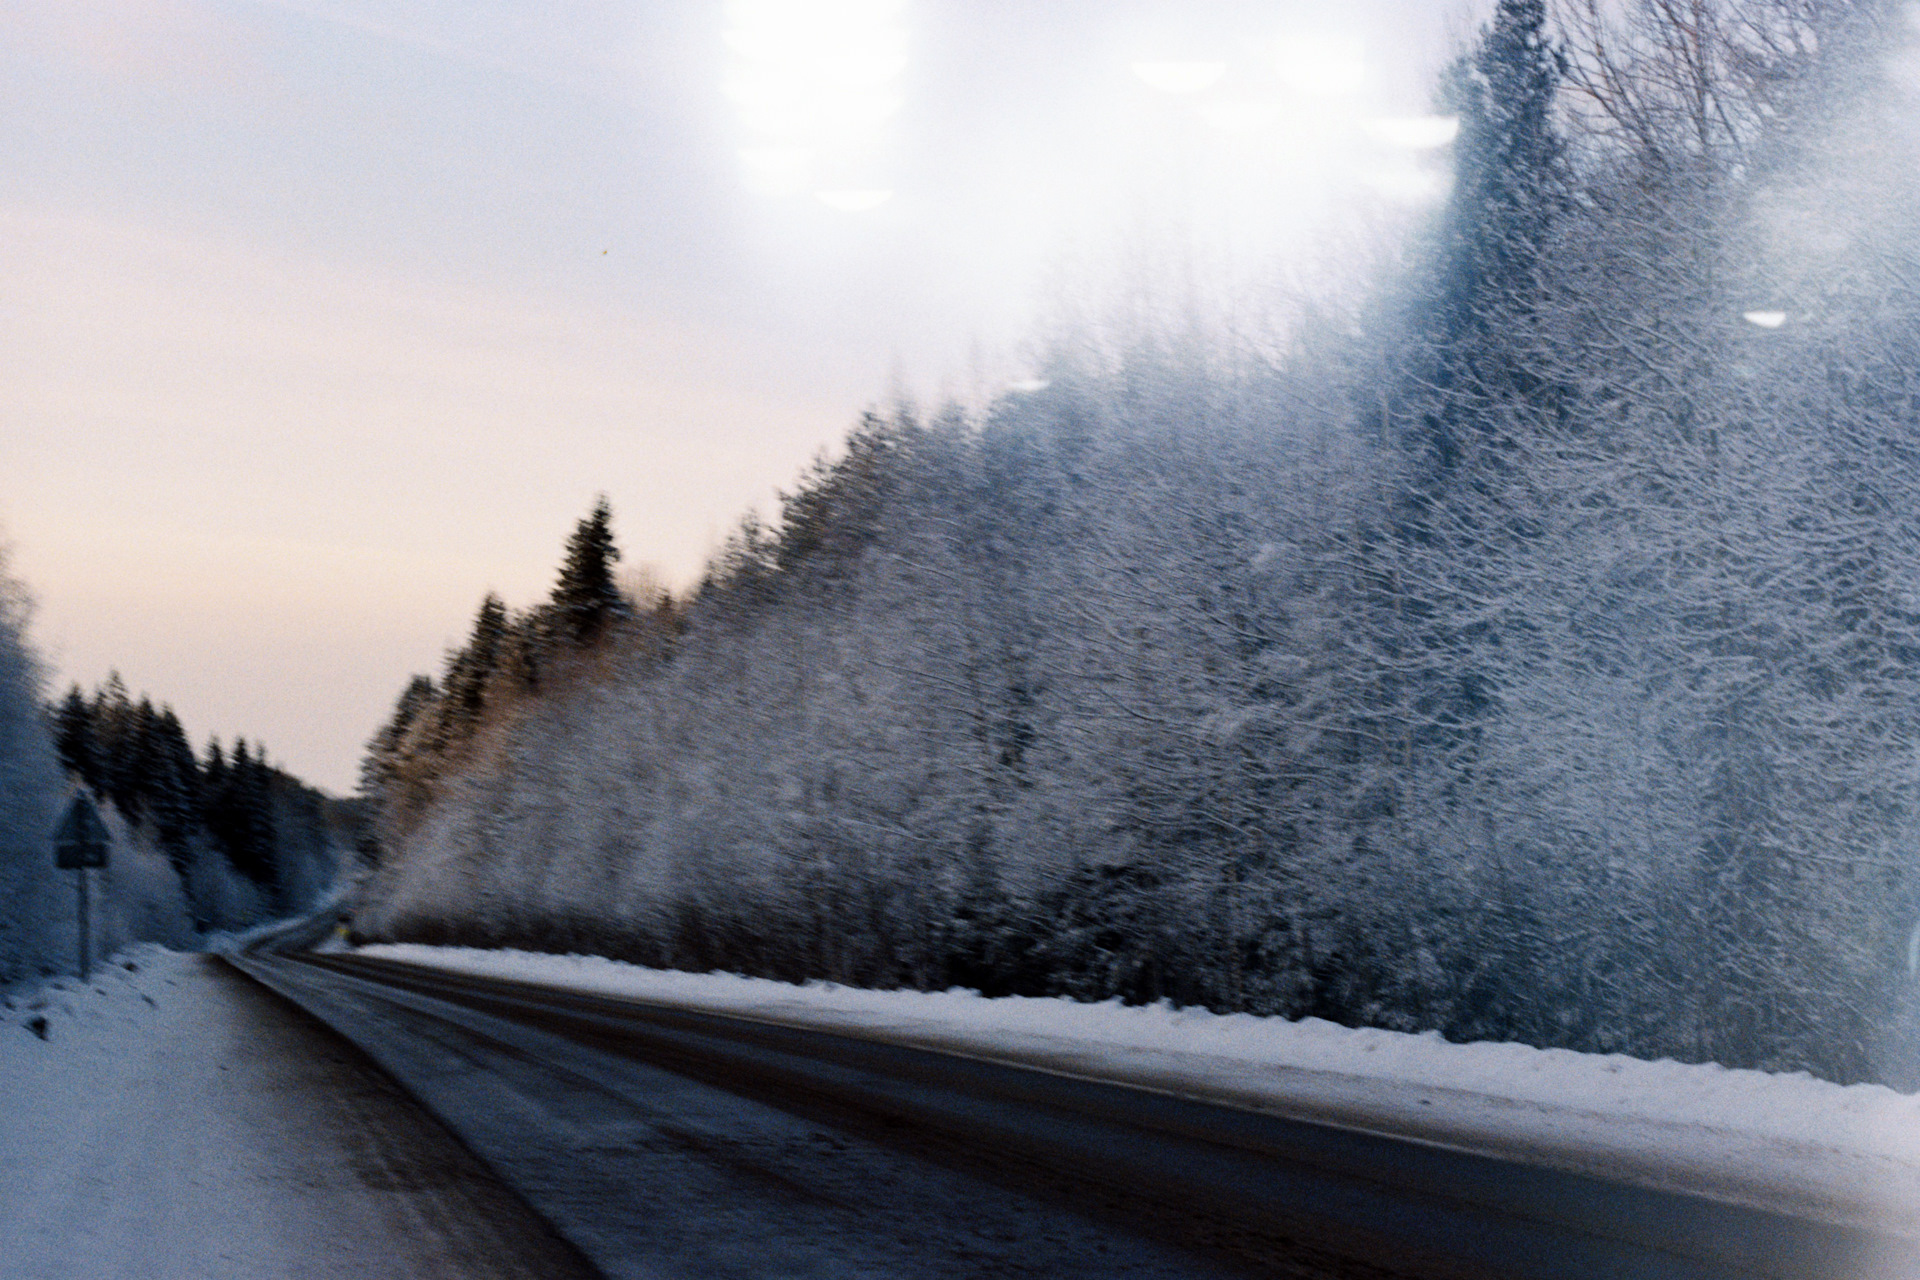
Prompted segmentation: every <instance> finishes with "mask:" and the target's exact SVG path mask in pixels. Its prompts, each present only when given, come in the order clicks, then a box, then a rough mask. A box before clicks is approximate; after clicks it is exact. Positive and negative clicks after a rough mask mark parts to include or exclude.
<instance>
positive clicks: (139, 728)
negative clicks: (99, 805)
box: [48, 672, 325, 890]
mask: <svg viewBox="0 0 1920 1280" xmlns="http://www.w3.org/2000/svg"><path fill="white" fill-rule="evenodd" d="M48 717H49V719H50V720H51V722H52V729H53V739H54V745H55V748H56V750H57V751H58V753H59V757H60V761H61V763H62V764H63V765H64V766H65V767H66V769H67V771H68V773H70V774H71V775H72V776H73V777H74V778H76V779H78V780H79V781H80V782H81V783H82V784H83V785H85V786H86V787H87V788H88V789H89V790H91V791H92V792H93V793H94V794H95V795H96V796H98V797H99V798H100V799H102V800H105V801H107V802H109V803H110V804H112V805H113V807H114V808H115V809H117V810H119V812H120V814H121V815H122V816H123V817H125V818H126V819H128V820H129V821H130V822H133V823H135V824H138V825H141V826H144V827H145V828H147V829H149V830H150V831H151V833H152V836H153V838H154V839H155V841H156V842H157V843H158V845H159V847H160V848H161V849H162V850H163V851H164V852H165V853H166V855H167V857H168V859H169V860H170V861H171V862H172V863H173V866H174V869H175V870H176V871H177V872H179V873H180V874H181V875H182V877H183V878H186V877H189V876H190V874H191V868H192V863H193V861H194V858H195V857H196V856H197V853H196V851H197V850H204V849H209V848H210V849H211V850H213V851H216V852H217V853H218V854H219V855H220V856H222V857H223V858H224V859H225V861H226V862H227V863H228V864H230V865H231V866H232V867H233V869H235V870H237V871H239V872H240V873H241V874H243V875H245V876H246V877H247V878H248V879H250V880H252V881H254V882H255V883H256V884H259V885H261V886H264V887H266V888H268V889H269V890H272V889H275V888H277V886H278V880H279V876H280V862H281V860H282V852H283V850H284V849H285V848H286V847H288V846H290V845H293V844H300V845H303V846H306V845H312V844H313V843H314V842H315V841H320V842H322V843H324V839H325V836H324V833H323V832H322V831H321V830H320V826H319V825H318V824H319V823H320V822H321V819H320V816H319V794H318V793H317V792H315V791H313V789H312V788H310V787H307V786H306V785H305V784H304V783H302V782H301V781H300V780H299V779H297V778H295V777H293V776H292V775H291V774H288V773H286V772H285V771H284V770H281V769H279V768H276V767H275V766H273V765H271V764H269V763H268V761H267V753H266V750H265V748H264V747H254V746H250V745H249V744H248V742H247V740H246V739H245V738H236V739H235V740H234V744H233V748H232V750H231V751H228V750H226V749H223V748H222V746H221V744H220V740H219V739H218V738H209V739H208V741H207V750H206V756H205V759H204V761H202V760H200V759H197V758H196V757H195V755H194V751H193V746H192V743H191V742H190V741H189V740H188V738H187V734H186V730H185V728H184V727H183V726H182V725H181V722H180V717H179V716H178V715H177V714H175V712H174V710H173V708H172V707H170V706H166V705H164V704H162V705H160V706H157V707H156V706H155V704H154V702H153V700H152V699H151V698H149V697H147V696H146V695H144V694H143V695H141V697H140V700H139V701H138V702H137V703H136V702H134V701H133V700H132V699H131V698H130V697H129V696H128V694H127V689H126V684H125V682H124V681H123V680H122V679H121V678H120V675H119V673H118V672H114V673H113V674H111V675H110V676H109V677H108V678H107V680H106V682H105V683H103V684H102V685H101V686H100V687H99V688H98V689H96V690H95V691H94V694H93V696H92V697H91V698H89V697H88V696H87V694H86V693H85V692H84V691H82V690H81V688H80V686H79V685H77V684H76V685H74V686H72V687H71V688H70V689H68V691H67V693H66V695H65V696H64V697H62V698H61V699H60V700H59V701H58V702H56V703H55V704H54V705H53V706H52V707H50V708H49V709H48Z"/></svg>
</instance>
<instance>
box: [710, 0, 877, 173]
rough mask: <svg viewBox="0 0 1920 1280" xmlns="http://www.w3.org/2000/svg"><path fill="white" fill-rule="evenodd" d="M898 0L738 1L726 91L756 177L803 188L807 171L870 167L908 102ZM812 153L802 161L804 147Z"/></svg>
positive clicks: (733, 0)
mask: <svg viewBox="0 0 1920 1280" xmlns="http://www.w3.org/2000/svg"><path fill="white" fill-rule="evenodd" d="M901 7H902V6H901V3H900V0H730V2H729V3H728V5H727V6H726V15H727V21H728V27H727V29H726V31H725V32H724V33H723V34H724V39H725V42H726V46H727V48H728V50H729V51H730V52H731V54H732V59H731V63H730V65H729V68H728V72H727V75H726V78H725V79H724V81H723V82H722V84H721V90H722V92H723V93H724V94H725V95H726V96H727V98H728V99H729V100H730V101H731V102H732V103H733V104H734V107H735V109H736V110H737V112H738V116H739V120H740V123H741V125H742V126H743V127H744V130H745V133H746V134H747V135H748V136H747V139H746V141H747V142H748V145H747V146H745V147H743V148H742V151H741V157H742V159H743V160H744V161H745V163H746V167H747V172H748V180H749V181H750V182H751V183H753V184H754V185H756V186H757V187H759V188H760V189H762V190H768V191H773V190H792V189H795V188H796V187H800V188H801V189H804V177H796V175H804V173H805V172H809V171H814V172H824V173H835V172H845V171H846V170H848V169H850V168H859V167H864V165H865V164H866V163H867V162H868V160H869V159H870V153H871V151H872V150H873V148H874V147H875V146H876V145H877V144H878V143H879V141H880V140H881V139H882V137H883V132H884V127H885V125H886V123H887V122H888V121H889V120H890V119H891V118H892V117H893V116H895V115H896V114H898V113H899V111H900V107H901V105H902V104H901V97H900V94H899V93H898V92H897V91H896V89H895V88H894V84H895V82H896V81H897V80H898V79H899V78H900V76H901V74H902V73H903V72H905V70H906V68H907V63H908V53H907V36H906V32H905V30H904V29H903V28H902V27H901V26H900V24H899V22H898V17H899V14H900V10H901ZM803 152H804V153H808V154H807V155H806V158H805V159H804V160H798V159H796V157H799V156H800V154H801V153H803Z"/></svg>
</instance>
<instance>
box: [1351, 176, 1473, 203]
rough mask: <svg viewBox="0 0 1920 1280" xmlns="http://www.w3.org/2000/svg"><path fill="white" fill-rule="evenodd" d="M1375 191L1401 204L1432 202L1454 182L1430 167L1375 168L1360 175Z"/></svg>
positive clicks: (1439, 197) (1441, 196) (1443, 193)
mask: <svg viewBox="0 0 1920 1280" xmlns="http://www.w3.org/2000/svg"><path fill="white" fill-rule="evenodd" d="M1360 180H1361V181H1362V182H1363V183H1365V184H1366V185H1367V186H1368V187H1371V188H1372V189H1373V190H1374V191H1375V192H1377V193H1379V194H1380V195H1383V196H1385V197H1386V198H1387V199H1389V200H1392V201H1395V202H1396V203H1399V204H1430V203H1432V202H1433V201H1435V200H1439V199H1442V198H1444V197H1445V196H1446V194H1447V191H1448V190H1449V189H1450V188H1451V186H1452V182H1451V181H1450V180H1449V178H1448V177H1447V175H1446V174H1444V173H1435V172H1433V171H1432V170H1429V169H1375V170H1372V171H1371V172H1368V173H1363V174H1361V175H1360Z"/></svg>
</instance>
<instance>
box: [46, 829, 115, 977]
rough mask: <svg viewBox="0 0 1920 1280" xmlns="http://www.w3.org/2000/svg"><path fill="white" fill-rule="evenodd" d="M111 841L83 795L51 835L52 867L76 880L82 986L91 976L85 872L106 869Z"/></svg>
mask: <svg viewBox="0 0 1920 1280" xmlns="http://www.w3.org/2000/svg"><path fill="white" fill-rule="evenodd" d="M109 843H110V837H109V836H108V834H107V824H106V823H104V822H102V821H100V811H99V810H98V809H96V808H94V806H93V799H92V797H90V796H89V795H87V793H86V792H84V791H80V792H76V793H75V794H74V797H73V803H72V804H70V805H68V806H67V816H66V817H64V818H62V819H60V825H59V827H57V828H56V829H55V830H54V833H53V865H54V866H56V867H58V868H59V869H60V870H62V871H69V870H70V871H72V872H73V873H74V876H75V877H76V879H77V880H78V884H79V890H80V981H82V982H85V981H87V979H88V978H89V977H90V976H91V975H92V970H93V957H92V955H91V954H90V953H91V952H92V950H93V928H92V921H91V920H89V919H88V914H87V907H88V902H87V889H88V884H87V872H88V871H89V870H90V869H92V868H94V867H104V866H106V865H107V846H108V844H109Z"/></svg>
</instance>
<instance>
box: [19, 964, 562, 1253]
mask: <svg viewBox="0 0 1920 1280" xmlns="http://www.w3.org/2000/svg"><path fill="white" fill-rule="evenodd" d="M0 1099H3V1100H4V1104H3V1105H0V1276H5V1277H8V1280H55V1278H59V1280H67V1278H71V1280H135V1278H136V1277H137V1278H138V1280H229V1278H230V1280H281V1278H293V1277H298V1278H301V1280H321V1278H325V1277H349V1276H352V1277H361V1276H378V1275H408V1276H437V1277H448V1278H449V1280H451V1278H453V1277H463V1278H471V1277H495V1278H497V1280H506V1278H508V1277H514V1278H516V1280H518V1278H523V1277H536V1276H537V1277H541V1278H542V1280H551V1278H552V1277H576V1276H583V1275H584V1274H586V1273H585V1271H584V1269H583V1268H582V1267H581V1266H580V1264H579V1263H578V1261H577V1259H576V1258H575V1256H574V1255H573V1254H572V1252H571V1250H570V1249H568V1248H567V1247H566V1246H564V1245H562V1244H560V1243H559V1242H558V1241H557V1240H556V1239H555V1238H554V1237H553V1236H552V1234H551V1232H550V1230H549V1229H548V1228H547V1227H546V1226H545V1224H543V1223H540V1222H539V1221H538V1220H537V1219H534V1218H533V1217H532V1215H531V1214H530V1212H529V1211H528V1210H527V1209H526V1208H525V1206H524V1205H523V1204H521V1203H520V1201H518V1200H517V1199H516V1198H514V1197H513V1196H511V1195H510V1194H509V1193H507V1192H505V1191H504V1189H502V1188H501V1187H500V1186H499V1184H498V1183H497V1182H496V1181H495V1180H494V1179H493V1178H492V1177H491V1175H490V1174H488V1173H486V1171H485V1170H484V1169H483V1168H481V1166H480V1165H479V1164H478V1162H477V1161H476V1160H475V1159H474V1157H472V1156H471V1155H470V1154H469V1153H467V1152H466V1151H465V1150H464V1149H463V1148H461V1147H460V1146H459V1145H458V1144H457V1143H455V1142H454V1141H453V1139H452V1138H451V1137H450V1136H449V1135H447V1133H446V1132H445V1130H444V1129H441V1128H440V1127H439V1126H438V1125H437V1124H436V1123H434V1122H432V1121H430V1120H426V1119H425V1118H424V1117H423V1116H422V1115H421V1113H420V1112H419V1111H418V1110H417V1108H415V1107H414V1106H413V1105H412V1104H411V1103H410V1102H408V1101H407V1100H406V1098H405V1097H404V1095H402V1094H400V1093H399V1091H398V1090H397V1089H396V1088H395V1087H394V1086H392V1085H391V1084H389V1083H387V1082H386V1081H385V1079H384V1077H381V1076H380V1075H379V1074H378V1073H377V1072H376V1071H374V1070H373V1068H372V1067H371V1066H369V1065H367V1064H365V1063H364V1062H363V1061H362V1060H361V1059H359V1058H358V1057H357V1055H354V1054H352V1053H351V1052H349V1051H345V1050H344V1046H341V1045H340V1044H339V1042H338V1041H336V1040H334V1039H333V1038H332V1037H331V1036H330V1035H328V1034H327V1033H325V1032H323V1031H320V1030H319V1029H318V1028H317V1027H316V1026H315V1025H314V1024H312V1023H311V1022H309V1021H308V1020H307V1019H306V1018H305V1017H304V1015H300V1014H297V1013H294V1012H292V1011H291V1010H289V1009H288V1008H287V1007H286V1006H284V1005H283V1004H281V1003H280V1002H279V1001H278V999H277V998H276V997H273V996H271V995H269V994H267V993H266V992H265V991H263V990H261V989H260V988H258V987H255V986H253V984H252V983H251V982H250V981H248V980H247V979H245V978H243V977H241V976H240V975H239V974H237V973H235V972H233V971H232V970H230V969H228V968H226V967H225V966H223V965H221V964H219V963H218V962H217V961H214V960H212V959H211V958H209V957H206V956H200V955H190V954H183V953H179V952H172V951H167V950H164V949H162V948H160V947H156V946H151V945H148V946H138V947H134V948H132V949H130V950H128V951H125V952H122V953H120V954H119V955H117V956H115V957H113V958H112V959H111V960H109V961H106V962H104V963H102V964H101V965H100V966H99V967H98V968H96V969H95V970H94V973H93V976H92V980H91V981H90V982H87V983H82V982H81V981H80V980H79V979H78V978H75V977H67V978H57V979H54V980H53V981H51V982H48V983H46V984H44V985H43V986H40V987H38V988H36V989H20V990H14V991H12V992H9V993H7V994H6V995H4V996H0Z"/></svg>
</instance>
